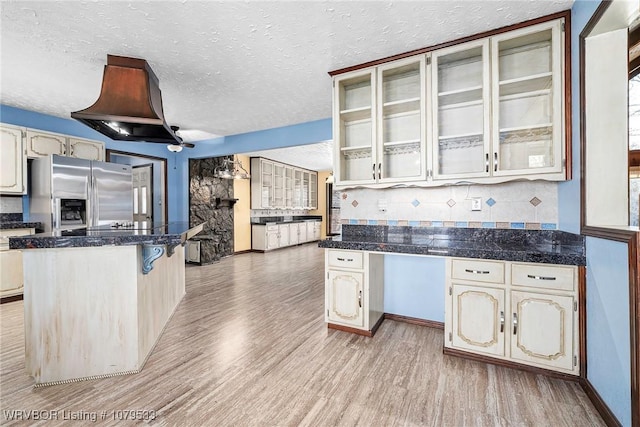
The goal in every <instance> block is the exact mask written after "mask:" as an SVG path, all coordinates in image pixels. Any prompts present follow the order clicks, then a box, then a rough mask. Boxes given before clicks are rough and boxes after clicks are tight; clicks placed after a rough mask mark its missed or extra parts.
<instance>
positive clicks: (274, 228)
mask: <svg viewBox="0 0 640 427" xmlns="http://www.w3.org/2000/svg"><path fill="white" fill-rule="evenodd" d="M279 247H280V227H279V226H278V224H267V225H264V224H253V225H252V226H251V248H252V249H255V250H259V251H270V250H272V249H278V248H279Z"/></svg>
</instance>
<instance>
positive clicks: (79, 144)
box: [68, 138, 105, 161]
mask: <svg viewBox="0 0 640 427" xmlns="http://www.w3.org/2000/svg"><path fill="white" fill-rule="evenodd" d="M68 147H69V150H68V156H69V157H77V158H79V159H87V160H99V161H104V159H105V154H104V144H103V143H101V142H97V141H89V140H87V139H77V138H69V145H68Z"/></svg>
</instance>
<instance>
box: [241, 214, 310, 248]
mask: <svg viewBox="0 0 640 427" xmlns="http://www.w3.org/2000/svg"><path fill="white" fill-rule="evenodd" d="M316 224H318V225H317V226H316ZM320 224H321V222H320V221H304V222H291V223H279V224H276V223H272V224H266V225H264V224H253V225H252V227H251V248H252V249H255V250H259V251H269V250H272V249H278V248H284V247H287V246H294V245H298V244H302V243H307V242H311V241H314V240H320ZM316 228H317V230H318V231H317V235H318V237H317V238H316V237H315V236H316Z"/></svg>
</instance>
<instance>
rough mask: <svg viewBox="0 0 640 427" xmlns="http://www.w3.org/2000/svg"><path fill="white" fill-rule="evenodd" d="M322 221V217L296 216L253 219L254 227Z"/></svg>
mask: <svg viewBox="0 0 640 427" xmlns="http://www.w3.org/2000/svg"><path fill="white" fill-rule="evenodd" d="M306 221H322V216H320V215H294V216H262V217H254V218H251V224H252V225H267V224H290V223H292V222H306Z"/></svg>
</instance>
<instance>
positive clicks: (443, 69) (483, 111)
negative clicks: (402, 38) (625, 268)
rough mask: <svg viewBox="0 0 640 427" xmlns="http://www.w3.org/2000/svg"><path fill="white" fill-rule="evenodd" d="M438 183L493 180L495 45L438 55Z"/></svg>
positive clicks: (435, 111) (483, 43) (480, 43)
mask: <svg viewBox="0 0 640 427" xmlns="http://www.w3.org/2000/svg"><path fill="white" fill-rule="evenodd" d="M431 58H432V65H433V78H432V82H433V92H432V99H433V109H432V114H433V122H434V127H433V156H434V158H435V159H436V160H435V165H434V171H433V176H434V179H463V178H464V179H466V178H476V177H482V176H489V164H488V161H489V154H488V153H489V150H490V140H489V135H490V134H489V130H490V118H491V115H490V113H489V108H490V102H489V101H490V98H489V94H490V89H491V85H490V79H489V76H490V71H489V64H490V61H489V40H486V39H484V40H478V41H474V42H469V43H465V44H463V45H457V46H453V47H450V48H447V49H443V50H439V51H436V52H433V54H432V56H431Z"/></svg>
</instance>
